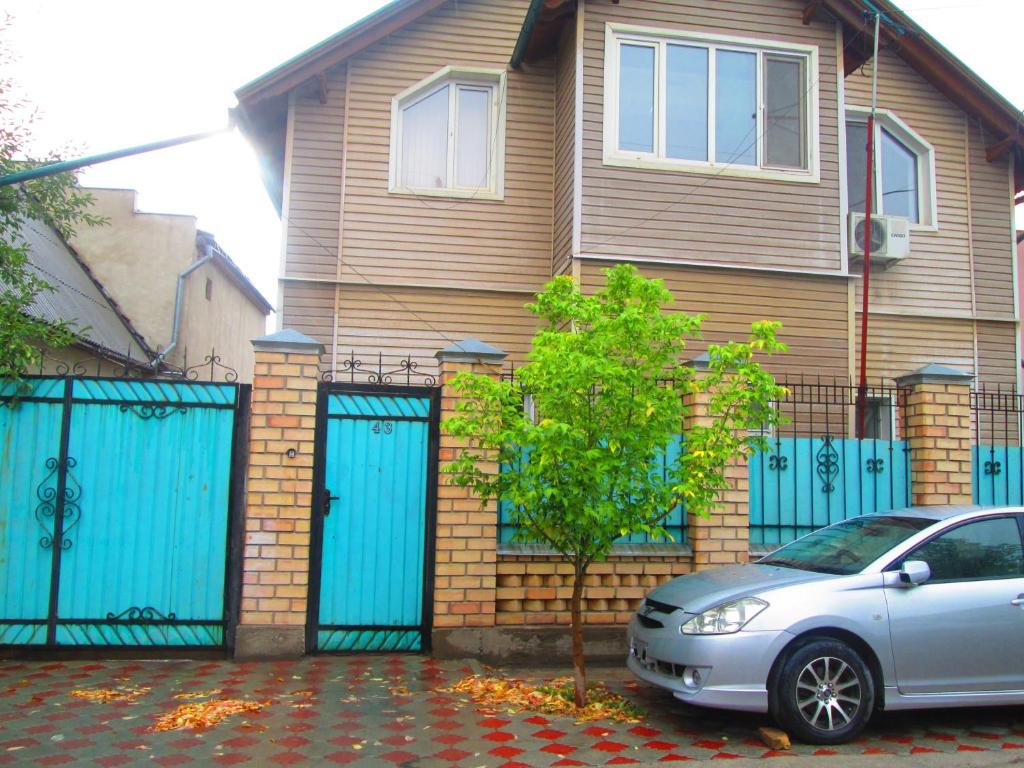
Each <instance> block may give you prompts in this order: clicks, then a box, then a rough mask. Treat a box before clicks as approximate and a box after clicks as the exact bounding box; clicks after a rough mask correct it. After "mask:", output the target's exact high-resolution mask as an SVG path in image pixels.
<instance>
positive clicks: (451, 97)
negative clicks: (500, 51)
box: [389, 67, 505, 200]
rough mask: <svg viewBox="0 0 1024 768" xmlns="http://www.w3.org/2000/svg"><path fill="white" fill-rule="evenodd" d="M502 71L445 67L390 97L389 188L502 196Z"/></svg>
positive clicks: (486, 197) (398, 191)
mask: <svg viewBox="0 0 1024 768" xmlns="http://www.w3.org/2000/svg"><path fill="white" fill-rule="evenodd" d="M504 92H505V73H504V72H502V71H500V70H488V69H471V68H455V67H445V68H444V69H442V70H440V71H438V72H436V73H435V74H433V75H431V76H430V77H428V78H426V79H425V80H422V81H420V82H419V83H417V84H416V85H414V86H412V87H411V88H407V89H406V90H405V91H403V92H402V93H400V94H398V95H397V96H395V97H394V99H393V100H392V108H391V162H390V169H389V191H390V192H392V193H396V194H411V195H434V196H440V197H464V198H478V199H484V200H496V199H501V198H502V196H503V193H504V183H503V176H504V165H505V160H504V154H505V131H504V123H505V98H504Z"/></svg>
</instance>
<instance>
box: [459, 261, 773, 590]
mask: <svg viewBox="0 0 1024 768" xmlns="http://www.w3.org/2000/svg"><path fill="white" fill-rule="evenodd" d="M605 274H606V275H607V284H606V286H605V288H604V289H602V290H601V291H598V292H597V293H595V294H593V295H590V296H587V295H584V294H583V293H581V291H580V290H579V288H578V287H577V285H576V284H575V283H574V282H573V280H572V279H571V278H568V277H557V278H555V279H554V280H553V281H551V282H550V283H549V284H548V285H547V286H546V287H545V289H544V291H543V292H542V293H540V294H538V296H537V300H536V302H534V303H533V304H530V305H528V309H529V310H530V311H531V312H533V313H534V314H536V315H537V316H538V317H539V318H541V320H543V321H544V325H543V326H542V328H541V329H540V330H539V331H538V332H537V334H536V335H535V337H534V340H533V349H532V351H531V353H530V355H529V362H528V364H527V365H525V366H524V367H522V368H520V369H519V371H518V375H519V378H518V382H517V383H516V384H513V383H511V382H508V381H497V380H494V379H493V378H491V377H489V376H479V375H474V374H471V373H460V374H458V375H457V376H456V377H455V378H454V379H453V381H452V385H453V387H454V388H455V389H456V391H458V392H459V394H460V396H461V397H460V400H459V402H458V404H457V406H456V407H457V415H456V416H455V417H452V418H450V419H448V420H446V422H445V424H444V428H445V430H446V431H447V432H448V433H449V434H451V435H453V436H455V437H459V438H462V439H463V440H464V441H465V442H464V444H465V447H464V448H462V449H461V450H460V451H459V453H458V455H457V458H456V459H455V460H454V461H453V462H451V463H450V464H449V465H447V466H446V467H445V468H444V471H445V472H447V473H449V474H450V475H451V477H452V481H453V482H454V483H456V484H458V485H462V486H466V487H471V488H473V490H474V491H475V492H476V493H477V495H478V496H480V498H481V500H482V501H483V502H484V503H486V502H488V501H490V500H492V499H499V500H501V501H503V502H505V503H506V504H508V505H509V506H510V508H511V510H512V522H513V523H514V524H515V525H516V526H518V534H517V535H518V536H519V538H520V539H522V540H526V541H530V542H534V543H540V544H543V545H546V546H548V547H550V548H551V549H553V550H555V551H557V552H560V553H562V554H563V555H565V556H566V557H568V558H570V559H571V560H572V561H573V562H575V563H577V564H578V565H581V566H582V567H583V568H584V570H585V568H586V566H587V565H589V563H591V562H593V561H594V560H598V559H601V558H604V557H605V556H607V555H608V554H609V552H610V551H611V549H612V546H613V543H614V542H615V540H616V539H618V538H620V537H621V536H627V535H631V534H635V533H641V532H642V533H648V534H650V535H652V536H654V537H656V538H658V537H660V538H665V537H666V536H667V534H666V533H665V530H664V528H663V527H662V525H661V523H662V521H663V520H664V519H665V517H666V516H667V515H668V514H669V513H670V511H671V510H672V509H673V508H674V507H675V506H676V505H677V504H678V503H680V502H683V503H685V504H686V507H687V511H688V513H689V514H698V515H707V514H709V513H710V511H711V508H712V507H713V506H714V504H715V502H716V499H717V498H718V496H719V494H720V492H721V491H722V489H723V488H725V485H726V484H725V468H726V466H727V465H728V463H729V461H731V460H732V459H734V458H736V457H739V456H742V455H745V454H748V453H749V452H750V451H751V450H752V449H753V448H754V447H755V446H756V443H757V439H758V438H757V437H753V436H751V434H750V430H752V429H758V428H759V427H760V426H761V425H771V424H774V423H776V422H777V420H778V416H777V414H776V413H775V411H774V410H773V409H772V408H771V407H770V402H771V401H772V400H773V399H774V398H777V397H778V395H779V394H780V390H779V388H778V386H777V385H776V384H775V381H774V379H773V378H772V377H771V375H770V374H768V373H767V372H766V371H764V370H763V369H762V368H761V367H760V365H759V364H758V363H757V362H756V361H755V360H754V356H755V354H758V353H763V354H772V353H775V352H779V351H783V350H784V349H785V345H784V344H782V343H781V342H779V341H778V340H777V338H776V334H777V332H778V330H779V328H780V325H779V324H778V323H773V322H768V321H765V322H761V323H756V324H755V325H754V326H753V327H752V329H751V336H750V339H749V340H748V341H747V342H742V343H741V342H729V343H727V344H722V345H710V346H709V356H710V366H709V370H708V372H707V373H706V374H702V375H699V376H695V374H694V372H693V370H692V369H690V368H687V367H683V366H680V364H679V361H680V360H682V359H683V353H684V350H685V347H686V342H687V340H688V339H693V338H696V337H698V336H699V334H700V330H701V326H702V323H703V320H704V316H703V315H686V314H682V313H677V312H667V311H665V309H666V308H667V307H668V306H669V305H671V303H672V296H671V294H670V293H669V292H668V291H667V290H666V289H665V286H664V284H663V283H662V282H661V281H660V280H648V279H646V278H644V277H643V276H641V275H640V274H639V273H638V272H637V270H636V269H635V268H634V267H632V266H629V265H620V266H617V267H615V268H613V269H609V270H606V272H605ZM524 394H528V395H530V396H531V397H532V398H533V402H534V406H535V410H536V414H537V419H536V421H533V420H531V419H530V418H529V416H528V415H527V413H526V412H525V410H524V408H523V396H524ZM701 398H703V399H704V400H706V401H707V410H708V413H709V417H708V418H705V419H701V420H699V421H698V422H697V423H695V424H693V426H692V427H691V429H690V430H689V431H688V432H687V433H686V435H685V441H686V450H685V451H684V452H683V454H682V456H681V457H680V459H679V460H678V461H676V462H675V463H674V464H672V465H671V466H669V467H668V472H667V473H662V472H660V471H658V472H655V471H652V469H653V468H655V467H657V466H658V463H659V457H660V456H662V455H663V452H664V451H665V449H666V446H667V445H668V443H669V442H670V441H671V440H673V439H675V438H676V436H677V435H678V434H679V431H680V428H681V425H682V424H683V422H684V418H685V416H686V412H687V406H686V401H689V400H693V399H701ZM501 467H505V471H503V472H502V471H499V469H500V468H501Z"/></svg>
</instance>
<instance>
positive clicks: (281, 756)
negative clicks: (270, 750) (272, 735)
mask: <svg viewBox="0 0 1024 768" xmlns="http://www.w3.org/2000/svg"><path fill="white" fill-rule="evenodd" d="M268 759H269V760H270V762H272V763H276V764H277V765H295V764H296V763H304V762H306V759H307V758H306V756H305V755H303V754H300V753H299V752H278V753H277V754H276V755H271V756H270V757H269V758H268Z"/></svg>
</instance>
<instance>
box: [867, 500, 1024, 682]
mask: <svg viewBox="0 0 1024 768" xmlns="http://www.w3.org/2000/svg"><path fill="white" fill-rule="evenodd" d="M907 560H924V561H925V562H926V563H928V566H929V567H930V568H931V572H932V576H931V578H930V579H929V580H928V581H927V582H925V583H924V584H922V585H920V586H916V587H909V588H889V589H886V590H885V596H886V602H887V604H888V607H889V631H890V636H891V639H892V649H893V658H894V661H895V666H896V678H897V683H898V686H899V689H900V692H901V693H905V694H928V693H959V692H971V691H973V692H979V691H1014V690H1024V658H1022V656H1021V647H1022V642H1024V639H1022V638H1024V540H1022V526H1021V518H1020V516H1019V515H1002V516H992V517H985V518H981V519H975V520H970V521H968V522H965V523H960V524H957V525H954V526H952V527H950V528H948V529H946V530H945V531H943V532H942V533H940V534H938V535H937V536H935V537H933V538H932V539H930V540H929V541H927V542H925V543H924V544H922V545H921V546H919V547H917V548H916V549H915V550H914V551H913V552H911V553H910V554H908V555H906V556H905V557H903V558H902V559H901V561H900V562H899V563H896V564H894V566H893V567H894V568H899V567H900V566H901V565H902V562H905V561H907Z"/></svg>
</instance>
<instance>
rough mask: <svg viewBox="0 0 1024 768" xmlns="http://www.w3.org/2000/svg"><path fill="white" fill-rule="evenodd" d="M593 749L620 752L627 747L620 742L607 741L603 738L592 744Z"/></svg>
mask: <svg viewBox="0 0 1024 768" xmlns="http://www.w3.org/2000/svg"><path fill="white" fill-rule="evenodd" d="M594 749H596V750H599V751H601V752H621V751H622V750H624V749H627V747H626V745H625V744H620V743H619V742H617V741H608V740H607V739H605V740H604V741H599V742H597V744H595V745H594Z"/></svg>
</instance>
